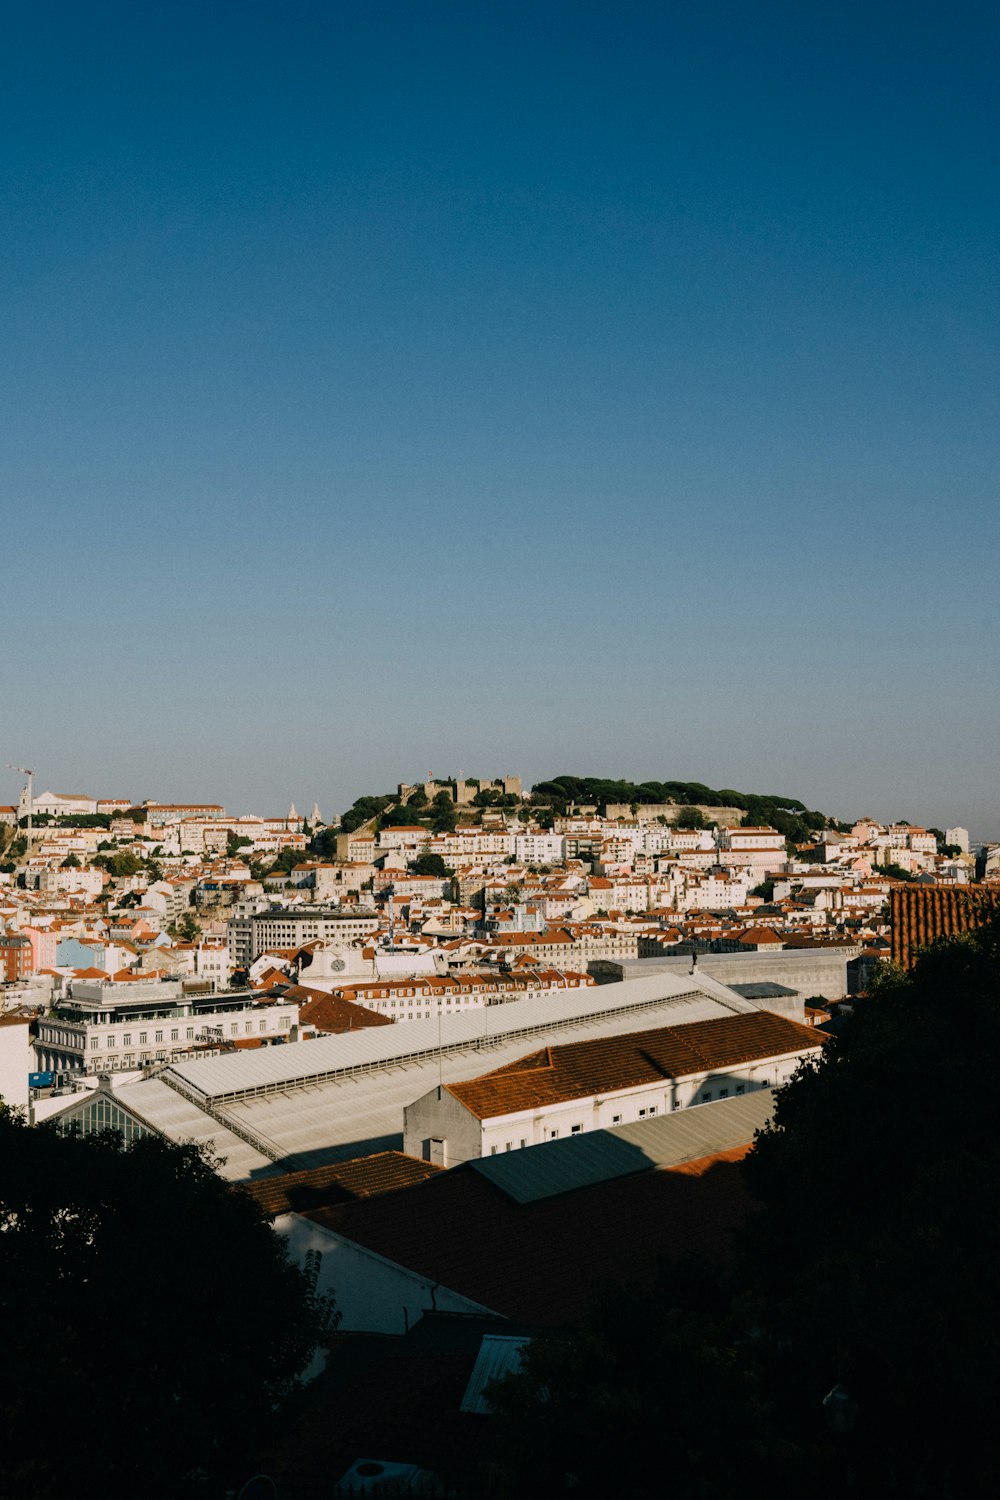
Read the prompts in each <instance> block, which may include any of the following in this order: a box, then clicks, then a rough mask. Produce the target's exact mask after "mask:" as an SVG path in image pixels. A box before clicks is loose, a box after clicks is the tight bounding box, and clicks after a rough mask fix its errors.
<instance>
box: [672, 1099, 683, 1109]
mask: <svg viewBox="0 0 1000 1500" xmlns="http://www.w3.org/2000/svg"><path fill="white" fill-rule="evenodd" d="M680 1107H681V1101H680V1100H679V1099H675V1100H674V1102H673V1104H672V1106H671V1108H672V1109H680Z"/></svg>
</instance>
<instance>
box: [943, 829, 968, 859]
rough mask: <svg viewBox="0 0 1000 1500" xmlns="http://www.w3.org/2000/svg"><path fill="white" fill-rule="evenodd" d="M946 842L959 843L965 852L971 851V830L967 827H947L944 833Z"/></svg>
mask: <svg viewBox="0 0 1000 1500" xmlns="http://www.w3.org/2000/svg"><path fill="white" fill-rule="evenodd" d="M944 841H945V843H946V844H957V845H958V847H959V849H960V850H961V852H962V853H963V854H968V852H969V830H968V829H967V828H946V829H945V833H944Z"/></svg>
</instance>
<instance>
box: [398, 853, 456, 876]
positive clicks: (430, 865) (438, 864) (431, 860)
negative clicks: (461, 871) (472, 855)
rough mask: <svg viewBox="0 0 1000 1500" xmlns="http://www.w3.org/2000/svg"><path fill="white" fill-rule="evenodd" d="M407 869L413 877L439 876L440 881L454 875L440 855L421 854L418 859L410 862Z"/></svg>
mask: <svg viewBox="0 0 1000 1500" xmlns="http://www.w3.org/2000/svg"><path fill="white" fill-rule="evenodd" d="M409 868H410V870H411V871H412V873H413V874H414V875H440V876H441V878H442V880H443V879H446V878H447V877H448V876H449V875H451V874H453V873H454V872H453V871H452V870H450V869H449V868H448V866H447V865H446V864H445V862H444V860H443V859H442V858H441V855H440V854H421V856H420V858H419V859H414V860H411V861H410V865H409Z"/></svg>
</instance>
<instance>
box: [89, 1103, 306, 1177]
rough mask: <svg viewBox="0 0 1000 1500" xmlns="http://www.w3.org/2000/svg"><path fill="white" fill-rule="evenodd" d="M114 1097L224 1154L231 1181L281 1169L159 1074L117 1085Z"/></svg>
mask: <svg viewBox="0 0 1000 1500" xmlns="http://www.w3.org/2000/svg"><path fill="white" fill-rule="evenodd" d="M112 1098H114V1099H120V1100H121V1102H122V1104H123V1105H124V1106H125V1107H126V1109H128V1110H130V1111H131V1112H132V1113H134V1114H135V1115H136V1116H137V1117H138V1118H139V1119H140V1120H142V1121H143V1122H144V1123H145V1124H147V1125H150V1126H151V1127H152V1128H153V1129H154V1130H156V1131H157V1132H158V1133H159V1134H160V1135H163V1136H166V1138H167V1139H168V1140H171V1141H194V1142H196V1143H197V1144H198V1145H199V1146H208V1147H209V1149H210V1150H211V1151H212V1154H213V1155H214V1156H217V1157H222V1158H224V1162H225V1164H224V1166H222V1167H221V1168H220V1169H219V1175H220V1176H221V1177H224V1178H225V1179H226V1180H227V1181H228V1182H238V1181H240V1180H242V1179H243V1178H246V1177H269V1176H273V1175H274V1174H276V1173H279V1172H280V1171H281V1168H280V1167H277V1166H275V1165H274V1163H273V1162H272V1161H270V1160H269V1159H268V1158H267V1157H266V1156H264V1155H263V1154H262V1153H261V1152H259V1151H255V1150H254V1148H253V1147H252V1146H250V1145H248V1144H247V1142H246V1141H242V1140H240V1138H239V1136H238V1135H234V1134H233V1132H232V1131H231V1130H227V1129H226V1127H225V1126H224V1125H221V1124H220V1123H219V1121H218V1120H214V1119H212V1117H211V1116H210V1115H206V1114H205V1113H204V1112H203V1111H202V1110H200V1109H199V1108H198V1107H197V1105H195V1104H192V1103H190V1101H189V1100H187V1099H185V1098H183V1097H182V1096H181V1095H180V1094H178V1093H176V1092H175V1091H174V1090H173V1089H171V1088H168V1087H167V1085H166V1084H165V1083H162V1082H161V1081H160V1079H159V1078H143V1079H140V1080H138V1081H137V1082H136V1083H127V1084H124V1085H123V1086H122V1087H121V1088H120V1089H115V1090H114V1092H113V1094H112Z"/></svg>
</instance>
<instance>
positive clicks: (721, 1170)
mask: <svg viewBox="0 0 1000 1500" xmlns="http://www.w3.org/2000/svg"><path fill="white" fill-rule="evenodd" d="M812 1040H815V1037H814V1036H813V1037H812ZM534 1149H537V1150H544V1149H545V1148H544V1147H543V1146H542V1147H537V1148H534ZM749 1149H750V1148H749V1146H740V1147H737V1148H735V1149H734V1150H732V1151H726V1152H723V1153H721V1154H720V1155H718V1156H712V1157H706V1158H703V1159H702V1160H701V1161H696V1162H686V1163H685V1164H684V1166H683V1167H682V1168H676V1169H668V1170H666V1171H655V1170H652V1171H648V1172H637V1173H634V1174H633V1175H631V1176H628V1177H623V1178H618V1179H616V1180H615V1181H613V1182H603V1183H597V1184H594V1185H593V1186H591V1187H586V1188H581V1189H579V1190H578V1191H576V1192H572V1193H563V1194H560V1195H559V1196H558V1197H556V1198H548V1199H543V1200H541V1201H539V1202H535V1203H525V1204H520V1203H517V1202H515V1201H514V1200H513V1199H512V1198H510V1197H508V1196H507V1194H506V1193H502V1192H501V1191H500V1190H499V1189H498V1188H496V1187H495V1186H494V1185H493V1184H492V1183H489V1182H487V1181H486V1180H485V1178H483V1177H482V1176H481V1175H480V1173H479V1172H477V1171H475V1170H474V1169H473V1168H471V1167H468V1166H463V1167H453V1168H451V1170H449V1171H447V1172H441V1173H440V1174H438V1175H437V1176H435V1177H433V1178H432V1179H430V1180H428V1181H427V1182H424V1183H421V1184H419V1185H418V1186H416V1187H413V1188H409V1189H407V1190H406V1191H404V1192H399V1193H387V1194H386V1195H385V1196H383V1197H380V1198H375V1199H371V1200H369V1201H366V1202H354V1203H345V1204H343V1205H340V1206H339V1207H331V1208H323V1209H319V1210H317V1211H315V1212H313V1213H310V1214H309V1215H308V1217H310V1218H312V1219H315V1221H316V1222H317V1223H319V1224H322V1225H325V1226H326V1227H327V1228H329V1229H331V1230H332V1231H334V1232H335V1233H339V1234H342V1235H344V1236H345V1238H347V1239H349V1240H352V1241H353V1242H354V1243H355V1244H359V1245H363V1246H366V1247H367V1248H368V1249H370V1250H373V1251H374V1252H375V1253H376V1254H379V1255H384V1256H385V1257H386V1258H387V1259H388V1260H392V1261H395V1262H396V1263H397V1264H400V1265H404V1266H407V1267H409V1268H410V1269H412V1270H414V1271H416V1272H417V1273H418V1274H419V1275H421V1276H424V1277H427V1278H429V1279H430V1280H432V1281H434V1282H436V1283H437V1284H439V1285H441V1286H446V1287H450V1288H451V1289H452V1290H453V1291H457V1292H460V1293H462V1294H463V1295H464V1296H467V1297H471V1298H472V1299H473V1300H474V1301H476V1302H479V1303H481V1304H482V1305H483V1306H485V1307H488V1308H491V1309H493V1310H494V1311H496V1312H499V1313H502V1314H503V1315H504V1316H506V1317H508V1318H515V1319H521V1320H523V1321H524V1322H526V1323H532V1324H538V1325H546V1324H558V1323H562V1322H564V1321H566V1320H567V1319H570V1318H573V1317H575V1316H577V1315H578V1314H579V1313H580V1312H582V1310H583V1309H584V1307H585V1306H586V1305H587V1304H588V1302H589V1301H590V1300H591V1299H592V1297H593V1295H594V1293H595V1291H596V1290H597V1289H598V1287H599V1286H600V1285H601V1284H602V1283H607V1282H612V1281H614V1282H621V1281H630V1282H639V1283H640V1284H645V1285H649V1286H651V1285H652V1284H653V1282H654V1280H655V1277H656V1273H657V1270H658V1268H659V1265H660V1263H661V1261H663V1260H668V1261H669V1260H673V1259H680V1258H682V1257H686V1256H689V1255H696V1256H698V1257H700V1258H704V1259H707V1260H709V1261H715V1262H717V1263H722V1264H725V1263H726V1262H727V1261H728V1260H729V1258H730V1256H731V1239H732V1234H733V1231H734V1230H735V1229H736V1228H737V1227H738V1226H739V1225H740V1224H741V1223H742V1222H743V1220H744V1218H745V1217H746V1215H747V1213H748V1212H749V1211H750V1209H751V1208H752V1206H753V1205H752V1200H751V1199H750V1198H749V1196H748V1194H747V1193H746V1190H745V1189H744V1187H743V1182H742V1178H741V1175H740V1172H739V1168H738V1165H737V1163H738V1162H739V1161H740V1160H741V1159H742V1157H743V1156H744V1155H745V1154H746V1152H747V1151H748V1150H749ZM261 1185H262V1186H263V1184H261ZM623 1225H627V1226H628V1231H627V1233H623V1228H622V1226H623Z"/></svg>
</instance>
